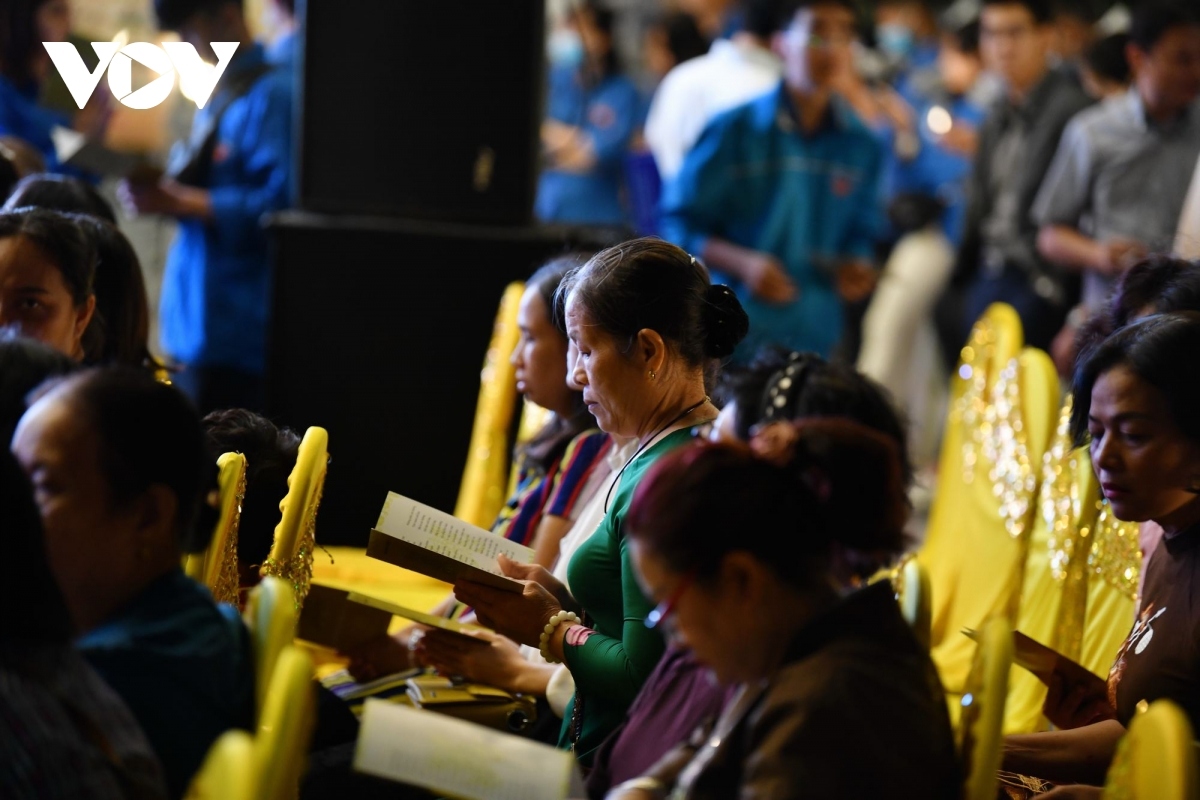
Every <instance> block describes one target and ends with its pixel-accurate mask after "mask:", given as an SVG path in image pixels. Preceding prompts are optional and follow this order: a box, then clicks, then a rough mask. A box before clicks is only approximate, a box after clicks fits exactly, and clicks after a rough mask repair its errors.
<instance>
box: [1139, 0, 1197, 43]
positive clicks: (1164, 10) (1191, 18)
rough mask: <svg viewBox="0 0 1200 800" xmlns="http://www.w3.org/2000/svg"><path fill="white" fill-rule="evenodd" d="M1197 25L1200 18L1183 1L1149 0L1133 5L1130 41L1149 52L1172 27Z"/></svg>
mask: <svg viewBox="0 0 1200 800" xmlns="http://www.w3.org/2000/svg"><path fill="white" fill-rule="evenodd" d="M1196 25H1200V18H1198V17H1197V15H1196V12H1195V11H1193V10H1192V9H1190V8H1187V7H1185V6H1184V5H1183V4H1182V3H1172V2H1153V0H1149V1H1148V2H1145V3H1139V4H1137V5H1135V6H1134V7H1133V10H1132V16H1131V18H1130V20H1129V41H1130V42H1131V43H1132V44H1133V46H1134V47H1136V48H1137V49H1139V50H1141V51H1142V52H1143V53H1149V52H1150V51H1151V50H1153V49H1154V46H1155V45H1156V44H1158V42H1159V40H1160V39H1162V37H1163V36H1164V35H1165V34H1166V33H1167V31H1169V30H1171V29H1172V28H1179V27H1194V26H1196Z"/></svg>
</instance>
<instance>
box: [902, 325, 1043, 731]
mask: <svg viewBox="0 0 1200 800" xmlns="http://www.w3.org/2000/svg"><path fill="white" fill-rule="evenodd" d="M1057 412H1058V377H1057V372H1056V371H1055V369H1054V364H1053V362H1051V361H1050V358H1049V356H1047V355H1046V354H1045V353H1043V352H1041V351H1040V350H1034V349H1032V348H1026V349H1025V350H1024V351H1022V352H1021V354H1020V355H1019V356H1018V357H1017V358H1014V359H1012V360H1010V361H1009V362H1008V364H1007V365H1006V366H1005V367H1004V369H1003V370H1002V371H1001V373H1000V375H999V376H998V378H997V380H996V382H995V384H994V386H993V387H992V392H991V395H990V397H989V400H988V402H987V404H986V408H985V410H984V412H983V414H982V415H981V417H980V418H979V419H978V420H973V421H971V422H972V423H973V428H968V429H967V431H964V435H966V434H967V432H970V431H973V432H972V433H971V435H972V441H971V442H969V443H967V444H964V445H963V450H964V451H966V452H965V453H964V455H963V459H964V461H963V466H964V472H966V464H973V466H974V469H972V470H970V480H969V481H966V489H967V490H969V491H968V492H962V493H961V494H958V496H957V497H955V494H956V493H957V491H956V489H957V490H961V489H962V488H963V487H961V486H960V487H956V488H950V498H949V500H950V502H955V501H957V507H958V510H959V513H958V514H957V515H955V517H954V518H952V519H951V520H946V519H945V518H941V519H940V520H939V524H949V523H950V522H953V523H954V525H955V527H954V535H955V537H956V538H955V540H954V541H951V542H947V541H946V539H945V538H944V537H945V534H944V533H940V532H939V533H940V535H941V536H942V537H943V538H942V539H941V540H940V541H938V542H937V544H938V545H939V546H941V547H943V548H945V549H954V550H956V552H955V553H954V558H955V563H954V564H953V567H954V572H953V575H952V579H948V578H947V577H946V576H945V575H943V576H942V579H941V580H940V582H939V580H938V572H937V570H936V569H935V564H930V563H928V562H926V566H927V568H928V569H929V572H930V579H931V583H932V589H933V602H934V604H935V605H934V618H933V628H932V637H931V639H932V643H933V646H932V648H931V651H930V653H931V655H932V656H933V659H934V662H935V663H936V664H937V666H938V670H939V672H940V674H941V677H942V682H943V685H944V686H945V687H946V690H947V692H949V693H950V694H951V695H952V696H953V695H956V694H961V692H962V687H963V682H964V681H965V679H966V677H967V672H968V671H969V670H970V665H971V659H972V655H973V653H974V650H975V645H974V643H973V642H972V641H971V640H970V639H968V638H967V637H965V636H963V635H962V634H961V630H962V628H964V627H965V628H978V627H979V626H980V625H981V624H982V623H983V620H985V619H989V618H990V617H993V616H1004V617H1005V618H1006V619H1007V620H1009V621H1010V624H1011V621H1012V620H1013V619H1014V618H1015V616H1016V612H1017V605H1018V602H1019V598H1020V593H1021V580H1022V577H1023V570H1024V564H1025V553H1026V547H1027V542H1028V532H1029V528H1030V527H1031V525H1032V523H1033V517H1034V514H1035V512H1036V505H1035V502H1034V500H1035V497H1036V489H1037V479H1038V474H1039V466H1040V464H1041V463H1042V457H1043V455H1044V454H1045V452H1046V449H1047V446H1048V444H1049V442H1050V437H1051V434H1052V433H1053V430H1054V421H1055V420H1056V419H1057ZM943 471H944V473H943V477H942V478H941V479H940V480H939V487H938V488H939V493H940V490H941V488H942V486H943V485H944V484H943V482H946V483H953V482H954V481H955V475H954V473H953V472H945V467H943ZM966 477H967V476H966V475H965V474H964V476H963V479H964V480H965V479H966ZM942 513H945V512H942ZM931 525H932V522H931ZM922 560H924V559H922ZM944 563H945V562H944V561H943V562H941V563H940V564H937V565H936V566H939V567H944ZM939 586H941V587H943V588H944V590H945V592H946V593H948V594H949V595H950V600H951V604H950V605H949V606H948V607H947V606H945V605H943V604H944V603H945V602H946V598H945V596H944V595H943V594H939ZM939 612H940V616H939ZM950 707H951V710H952V714H953V713H954V711H955V710H956V708H957V706H956V704H954V703H951V706H950Z"/></svg>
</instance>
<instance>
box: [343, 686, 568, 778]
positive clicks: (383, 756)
mask: <svg viewBox="0 0 1200 800" xmlns="http://www.w3.org/2000/svg"><path fill="white" fill-rule="evenodd" d="M354 769H355V770H357V771H358V772H365V773H367V774H369V775H375V776H378V777H380V778H386V779H389V780H393V781H400V782H402V783H408V784H413V785H416V786H421V787H424V788H426V789H431V790H433V791H434V792H438V793H439V796H440V795H441V794H447V795H450V796H453V797H462V798H467V799H468V800H563V798H566V797H585V796H586V794H585V793H584V791H583V784H582V780H581V778H580V775H579V770H578V768H577V767H576V766H575V758H574V756H573V755H572V754H571V753H570V752H569V751H567V750H559V749H558V748H555V747H550V746H549V745H545V744H541V743H539V742H534V741H531V740H529V739H523V738H521V737H519V736H513V735H512V734H511V733H507V732H501V731H497V730H492V729H491V728H485V727H483V726H482V725H476V724H474V723H471V722H465V721H463V720H459V719H454V718H453V717H449V716H445V715H442V714H434V713H431V712H429V711H422V710H419V709H414V708H410V707H406V706H403V705H397V704H394V703H388V702H384V701H382V700H367V702H366V704H365V705H364V706H363V719H362V727H360V728H359V731H358V744H357V746H356V748H355V752H354Z"/></svg>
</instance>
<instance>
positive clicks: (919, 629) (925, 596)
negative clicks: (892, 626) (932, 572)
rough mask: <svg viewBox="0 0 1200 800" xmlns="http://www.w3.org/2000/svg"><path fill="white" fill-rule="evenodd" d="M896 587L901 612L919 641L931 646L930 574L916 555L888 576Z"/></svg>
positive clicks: (901, 563)
mask: <svg viewBox="0 0 1200 800" xmlns="http://www.w3.org/2000/svg"><path fill="white" fill-rule="evenodd" d="M888 577H889V578H890V579H891V581H892V586H893V587H895V589H896V601H897V602H898V603H900V613H901V614H902V615H903V616H904V619H905V620H907V621H908V624H909V625H911V626H912V629H913V633H914V634H916V637H917V641H919V642H920V643H921V644H923V645H924V646H926V647H928V646H929V615H930V610H931V606H930V602H929V574H928V573H927V572H926V571H925V568H924V567H923V566H921V564H920V562H918V561H917V559H916V558H915V557H912V556H909V557H907V558H905V559H904V560H903V561H901V562H900V563H899V564H898V565H897V566H896V567H895V569H893V570H892V571H891V573H890V574H889V576H888Z"/></svg>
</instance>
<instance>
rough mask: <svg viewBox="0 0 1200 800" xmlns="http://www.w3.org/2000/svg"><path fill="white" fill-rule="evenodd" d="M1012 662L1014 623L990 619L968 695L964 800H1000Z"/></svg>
mask: <svg viewBox="0 0 1200 800" xmlns="http://www.w3.org/2000/svg"><path fill="white" fill-rule="evenodd" d="M1012 660H1013V637H1012V628H1011V627H1010V626H1009V623H1008V620H1006V619H1004V618H1003V617H994V618H992V619H990V620H988V621H987V622H986V623H984V624H983V626H982V627H981V628H979V630H978V642H977V647H976V650H975V658H974V661H973V662H972V664H971V672H970V674H969V675H968V676H967V683H966V691H965V692H964V693H963V696H962V712H961V716H960V723H959V739H960V746H959V757H960V758H961V759H962V764H963V770H962V772H963V776H964V778H965V781H966V783H965V786H964V788H963V795H962V796H963V800H995V797H996V788H997V776H996V773H997V771H998V770H999V769H1000V756H1001V746H1002V744H1003V736H1002V728H1003V725H1004V702H1005V698H1006V696H1007V694H1008V672H1009V669H1010V668H1011V667H1012Z"/></svg>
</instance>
